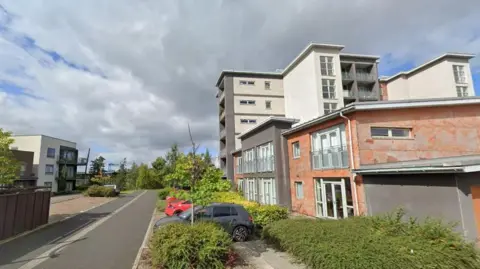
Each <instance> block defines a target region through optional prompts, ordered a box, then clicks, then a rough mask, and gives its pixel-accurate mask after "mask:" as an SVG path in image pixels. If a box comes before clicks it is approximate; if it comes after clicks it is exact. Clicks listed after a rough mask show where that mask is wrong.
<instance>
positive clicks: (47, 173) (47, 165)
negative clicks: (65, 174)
mask: <svg viewBox="0 0 480 269" xmlns="http://www.w3.org/2000/svg"><path fill="white" fill-rule="evenodd" d="M47 167H52V172H48V171H47ZM53 174H55V165H54V164H46V165H45V175H53Z"/></svg>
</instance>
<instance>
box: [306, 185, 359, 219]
mask: <svg viewBox="0 0 480 269" xmlns="http://www.w3.org/2000/svg"><path fill="white" fill-rule="evenodd" d="M349 181H350V179H348V178H346V179H336V178H318V179H315V208H316V215H317V217H319V218H329V219H342V218H347V217H351V216H353V215H354V207H353V199H352V191H351V188H350V184H349Z"/></svg>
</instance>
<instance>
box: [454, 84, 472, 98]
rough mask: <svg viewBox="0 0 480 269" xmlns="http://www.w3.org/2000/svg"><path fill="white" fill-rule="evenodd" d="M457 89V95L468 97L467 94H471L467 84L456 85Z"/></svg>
mask: <svg viewBox="0 0 480 269" xmlns="http://www.w3.org/2000/svg"><path fill="white" fill-rule="evenodd" d="M456 90H457V97H467V96H469V95H468V87H467V86H456Z"/></svg>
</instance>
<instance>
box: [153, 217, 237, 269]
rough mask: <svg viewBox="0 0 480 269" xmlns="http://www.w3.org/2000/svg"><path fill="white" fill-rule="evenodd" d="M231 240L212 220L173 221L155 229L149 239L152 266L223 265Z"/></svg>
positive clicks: (206, 267) (206, 268) (214, 267)
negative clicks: (187, 222)
mask: <svg viewBox="0 0 480 269" xmlns="http://www.w3.org/2000/svg"><path fill="white" fill-rule="evenodd" d="M231 245H232V240H231V237H230V235H229V234H227V233H226V232H225V231H224V230H223V229H221V228H220V227H219V226H217V225H216V224H214V223H210V222H198V223H195V224H194V225H193V226H191V225H186V224H182V223H172V224H168V225H167V226H165V227H161V228H159V229H158V230H157V231H155V233H154V235H153V238H152V240H151V242H150V249H151V255H152V263H153V265H154V267H155V268H172V269H177V268H198V269H210V268H211V269H217V268H218V269H220V268H222V269H223V268H225V263H226V262H227V260H228V254H229V251H230V249H231Z"/></svg>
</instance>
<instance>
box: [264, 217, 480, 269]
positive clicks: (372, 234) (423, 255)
mask: <svg viewBox="0 0 480 269" xmlns="http://www.w3.org/2000/svg"><path fill="white" fill-rule="evenodd" d="M401 216H402V215H401V214H397V215H395V216H393V215H386V216H380V217H355V218H350V219H345V220H338V221H330V220H312V219H288V220H281V221H278V222H275V223H271V224H270V225H268V226H266V227H264V229H263V233H262V237H263V238H264V239H266V240H267V241H268V242H270V243H272V244H274V245H276V246H277V247H278V248H280V249H281V250H283V251H287V252H289V253H291V254H292V255H293V256H294V257H295V258H297V259H298V260H299V261H301V262H303V263H304V264H306V265H307V266H309V267H311V268H318V269H323V268H325V269H327V268H328V269H337V268H349V269H364V268H369V269H380V268H381V269H383V268H385V269H404V268H438V269H443V268H445V269H446V268H449V269H450V268H456V269H473V268H480V259H479V254H478V253H477V251H476V249H475V247H474V245H473V244H470V243H467V242H465V241H464V240H463V239H462V237H461V236H460V235H459V234H457V233H455V232H453V231H452V228H451V227H450V226H446V225H443V224H442V223H440V222H438V221H433V220H427V221H426V222H424V223H418V222H416V221H413V220H411V221H410V222H402V220H401ZM292 231H294V232H292Z"/></svg>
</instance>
